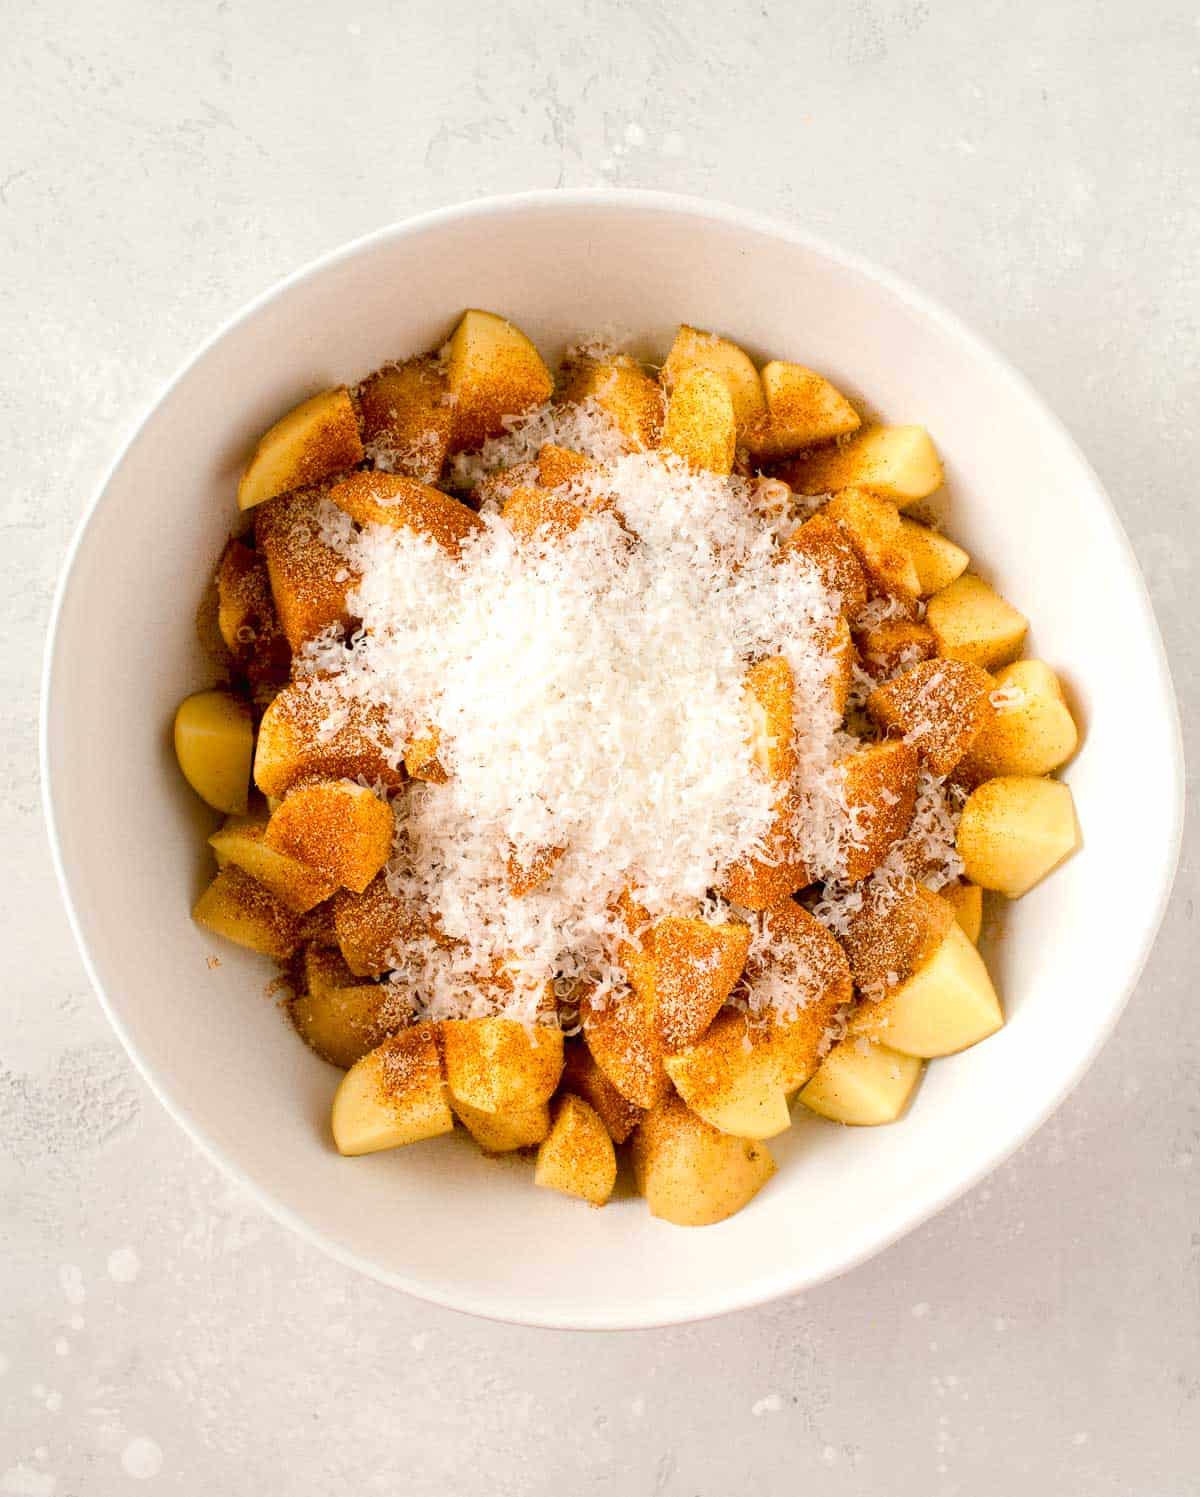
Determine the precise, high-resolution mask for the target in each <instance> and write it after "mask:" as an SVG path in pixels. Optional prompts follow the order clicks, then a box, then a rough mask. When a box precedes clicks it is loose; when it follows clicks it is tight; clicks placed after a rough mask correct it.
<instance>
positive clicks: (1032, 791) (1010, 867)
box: [957, 775, 1079, 899]
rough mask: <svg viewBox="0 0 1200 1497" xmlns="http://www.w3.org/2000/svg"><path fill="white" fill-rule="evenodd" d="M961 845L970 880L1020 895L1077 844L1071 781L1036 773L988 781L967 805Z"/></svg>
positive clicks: (1014, 896) (1012, 895)
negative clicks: (1038, 775)
mask: <svg viewBox="0 0 1200 1497" xmlns="http://www.w3.org/2000/svg"><path fill="white" fill-rule="evenodd" d="M957 846H958V854H959V857H961V858H962V860H963V868H964V871H965V873H966V876H967V877H968V878H969V879H970V880H971V881H972V883H976V884H979V885H980V886H981V887H982V888H984V889H996V890H998V891H999V892H1000V893H1001V894H1007V895H1008V897H1009V898H1010V899H1019V898H1020V897H1021V895H1022V894H1027V893H1028V892H1029V890H1030V889H1032V888H1033V886H1034V884H1037V883H1040V882H1041V880H1042V879H1044V878H1045V877H1046V875H1047V874H1048V873H1050V872H1051V871H1052V870H1053V869H1055V868H1057V867H1058V865H1059V864H1060V863H1062V862H1063V861H1064V860H1065V859H1067V858H1069V857H1070V855H1071V854H1072V853H1073V852H1074V851H1075V850H1076V848H1077V847H1078V846H1079V823H1078V821H1077V820H1076V818H1075V802H1074V799H1073V798H1072V795H1071V789H1070V786H1069V785H1064V784H1063V783H1062V782H1061V780H1043V779H1039V778H1037V777H1036V776H1032V775H1002V776H1000V777H999V778H998V779H995V780H988V781H986V783H984V784H982V785H980V787H979V789H978V790H975V791H973V792H972V793H971V795H970V796H969V797H968V799H967V803H966V805H965V806H964V807H963V812H962V818H961V820H960V821H959V823H958V839H957Z"/></svg>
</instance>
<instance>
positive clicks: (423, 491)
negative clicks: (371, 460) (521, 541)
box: [329, 473, 483, 556]
mask: <svg viewBox="0 0 1200 1497" xmlns="http://www.w3.org/2000/svg"><path fill="white" fill-rule="evenodd" d="M329 501H330V503H331V504H336V505H337V507H338V508H339V509H344V510H345V511H346V513H347V514H348V515H349V516H350V517H351V519H353V520H357V522H358V523H359V524H360V525H388V526H390V527H391V528H392V529H393V530H412V531H415V532H416V534H417V535H423V536H427V537H428V538H429V539H430V540H431V541H436V542H437V544H438V545H439V546H440V547H441V548H442V550H443V551H446V552H448V553H449V554H450V555H451V556H458V555H459V553H460V551H461V550H462V543H463V541H465V540H466V538H467V537H468V536H469V535H472V534H474V532H475V531H477V530H482V529H483V521H482V520H481V519H480V518H479V516H478V515H477V514H476V513H475V511H474V510H473V509H468V508H467V506H466V505H465V504H463V502H462V501H461V500H460V499H455V498H452V497H451V495H449V494H443V493H442V491H441V489H434V488H430V487H429V485H428V484H425V483H418V482H417V480H416V479H415V478H405V477H404V475H403V474H401V473H353V474H351V476H350V477H349V478H345V479H343V480H342V482H341V483H336V484H334V486H333V487H332V488H331V489H330V490H329Z"/></svg>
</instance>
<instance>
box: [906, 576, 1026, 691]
mask: <svg viewBox="0 0 1200 1497" xmlns="http://www.w3.org/2000/svg"><path fill="white" fill-rule="evenodd" d="M925 622H926V623H927V624H928V625H929V627H930V628H931V629H932V630H933V632H934V634H935V635H936V637H937V642H938V654H939V655H943V656H945V657H946V659H947V660H964V661H966V662H967V663H968V664H969V665H981V666H982V667H983V668H984V670H993V669H995V667H996V666H998V665H1006V664H1007V663H1008V661H1010V660H1012V659H1013V658H1014V657H1015V656H1017V655H1019V654H1020V653H1021V646H1022V645H1023V644H1024V642H1025V631H1026V630H1027V629H1028V627H1029V621H1028V619H1026V617H1025V615H1024V614H1023V613H1018V612H1017V610H1016V609H1015V608H1014V607H1013V606H1012V604H1011V603H1006V602H1005V600H1004V599H1003V598H1002V597H1001V596H1000V594H999V593H998V592H996V591H995V589H994V588H991V587H989V586H988V584H987V583H986V582H985V581H984V580H983V578H982V577H976V576H974V575H973V574H972V573H970V572H964V573H963V575H962V576H961V577H959V578H957V579H956V581H954V582H952V583H951V584H950V586H949V587H945V588H943V589H942V590H941V592H939V593H935V594H934V595H933V597H932V598H930V600H929V604H928V607H927V608H926V610H925Z"/></svg>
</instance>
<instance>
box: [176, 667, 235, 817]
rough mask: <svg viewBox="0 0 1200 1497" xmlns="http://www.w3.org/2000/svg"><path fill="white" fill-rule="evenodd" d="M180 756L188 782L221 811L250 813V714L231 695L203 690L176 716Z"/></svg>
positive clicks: (180, 708) (179, 709)
mask: <svg viewBox="0 0 1200 1497" xmlns="http://www.w3.org/2000/svg"><path fill="white" fill-rule="evenodd" d="M175 757H176V759H178V760H179V767H180V769H181V770H182V771H183V777H184V779H185V780H187V782H188V784H189V785H190V786H191V787H192V789H193V790H194V791H195V792H196V794H197V795H198V796H199V797H200V798H201V800H205V801H207V802H208V804H209V805H210V806H212V807H213V808H214V810H217V811H224V812H225V813H226V815H238V816H241V815H243V814H244V813H245V810H246V803H247V798H248V796H249V793H250V763H251V760H252V759H253V757H254V726H253V723H252V722H251V719H250V709H249V707H248V706H247V705H246V703H245V702H242V701H240V700H239V699H238V698H237V697H235V696H233V695H232V693H230V692H228V691H198V692H196V693H195V695H194V696H190V697H185V698H184V699H183V701H182V702H180V704H179V708H178V710H177V711H176V713H175Z"/></svg>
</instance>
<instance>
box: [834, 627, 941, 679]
mask: <svg viewBox="0 0 1200 1497" xmlns="http://www.w3.org/2000/svg"><path fill="white" fill-rule="evenodd" d="M854 643H855V645H856V646H857V649H858V658H859V660H860V661H861V663H862V668H863V670H864V671H866V673H867V675H868V676H870V677H871V679H872V680H874V681H886V680H888V679H889V678H890V677H892V676H895V675H898V674H899V673H900V672H901V671H905V670H909V669H911V667H912V666H914V665H920V663H921V661H922V660H932V659H933V657H934V656H935V655H936V654H937V640H936V639H935V638H934V635H933V630H932V629H930V628H929V626H928V625H927V624H918V623H915V622H914V621H913V620H911V619H904V618H900V619H884V620H883V622H882V623H879V624H871V625H869V626H868V627H867V628H865V629H860V630H859V631H858V632H857V633H856V634H855V636H854Z"/></svg>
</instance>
